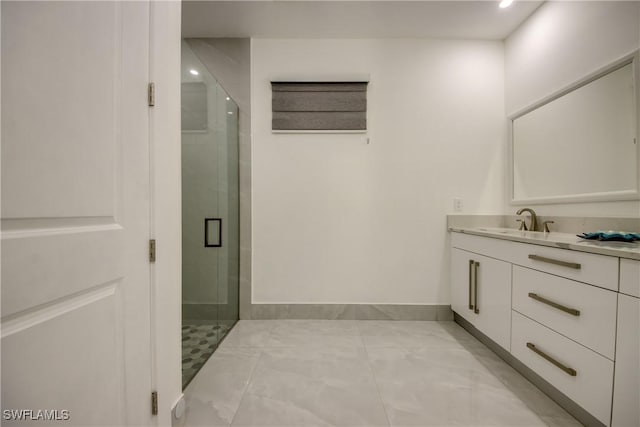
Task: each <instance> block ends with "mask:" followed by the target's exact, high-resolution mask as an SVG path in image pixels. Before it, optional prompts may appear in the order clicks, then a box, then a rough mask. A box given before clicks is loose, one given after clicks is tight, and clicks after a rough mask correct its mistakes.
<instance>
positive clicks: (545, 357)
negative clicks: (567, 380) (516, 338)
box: [527, 342, 578, 377]
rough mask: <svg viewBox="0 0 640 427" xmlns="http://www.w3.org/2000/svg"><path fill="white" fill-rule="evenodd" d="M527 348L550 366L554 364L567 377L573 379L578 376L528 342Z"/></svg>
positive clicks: (573, 370) (572, 370)
mask: <svg viewBox="0 0 640 427" xmlns="http://www.w3.org/2000/svg"><path fill="white" fill-rule="evenodd" d="M527 347H528V348H529V349H530V350H531V351H533V352H534V353H536V354H537V355H539V356H540V357H542V358H543V359H545V360H547V361H549V362H551V363H552V364H554V365H555V366H557V367H558V368H560V369H562V370H563V371H564V372H566V373H567V374H568V375H571V376H572V377H575V376H576V375H578V373H577V372H576V370H575V369H573V368H569V367H568V366H565V365H563V364H562V363H560V362H558V361H557V360H556V359H554V358H553V357H551V356H549V355H548V354H546V353H545V352H543V351H542V350H539V349H538V348H536V346H535V345H534V344H532V343H530V342H528V343H527Z"/></svg>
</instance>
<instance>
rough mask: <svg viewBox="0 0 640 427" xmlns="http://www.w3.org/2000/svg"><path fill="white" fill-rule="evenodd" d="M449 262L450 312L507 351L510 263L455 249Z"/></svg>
mask: <svg viewBox="0 0 640 427" xmlns="http://www.w3.org/2000/svg"><path fill="white" fill-rule="evenodd" d="M451 262H452V266H453V269H452V271H451V275H452V277H451V280H452V287H451V296H452V308H453V310H454V311H455V312H456V313H458V314H459V315H460V316H462V317H463V318H464V319H465V320H467V321H468V322H469V323H471V324H472V325H474V326H475V327H476V328H477V329H479V330H481V331H482V332H483V333H484V334H485V335H487V336H488V337H489V338H491V339H492V340H493V341H494V342H496V343H498V344H499V345H500V346H502V347H503V348H504V349H505V350H507V351H509V347H510V342H511V321H510V317H511V264H509V263H508V262H504V261H500V260H497V259H494V258H490V257H487V256H484V255H479V254H477V253H473V252H469V251H466V250H463V249H459V248H453V249H452V250H451Z"/></svg>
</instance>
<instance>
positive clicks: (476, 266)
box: [473, 261, 480, 314]
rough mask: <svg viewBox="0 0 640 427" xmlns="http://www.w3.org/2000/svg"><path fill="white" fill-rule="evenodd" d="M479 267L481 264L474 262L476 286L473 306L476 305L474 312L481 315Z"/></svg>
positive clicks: (474, 287)
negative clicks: (479, 304)
mask: <svg viewBox="0 0 640 427" xmlns="http://www.w3.org/2000/svg"><path fill="white" fill-rule="evenodd" d="M478 267H480V263H479V262H477V261H476V262H474V263H473V273H474V274H473V275H474V286H473V304H474V309H473V312H474V313H475V314H479V313H480V307H479V306H478Z"/></svg>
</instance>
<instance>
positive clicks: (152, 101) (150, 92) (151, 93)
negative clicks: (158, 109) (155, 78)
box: [147, 83, 156, 107]
mask: <svg viewBox="0 0 640 427" xmlns="http://www.w3.org/2000/svg"><path fill="white" fill-rule="evenodd" d="M147 98H148V99H147V100H148V101H149V107H153V106H154V105H156V86H155V84H153V83H149V87H148V89H147Z"/></svg>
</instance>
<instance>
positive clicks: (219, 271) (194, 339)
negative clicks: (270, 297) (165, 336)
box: [182, 40, 240, 388]
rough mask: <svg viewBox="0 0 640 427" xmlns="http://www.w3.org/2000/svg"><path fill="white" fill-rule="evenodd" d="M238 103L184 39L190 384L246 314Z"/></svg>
mask: <svg viewBox="0 0 640 427" xmlns="http://www.w3.org/2000/svg"><path fill="white" fill-rule="evenodd" d="M238 181H239V178H238V106H237V105H236V103H235V102H234V101H233V100H232V99H231V97H230V96H229V95H228V94H227V93H226V92H225V91H224V89H222V87H221V86H220V84H219V83H218V82H217V81H216V79H215V78H214V77H213V75H212V74H211V73H210V72H209V71H208V70H207V69H206V68H205V66H204V65H203V63H202V62H201V61H200V60H199V58H198V57H197V56H196V55H195V54H194V52H193V51H192V49H191V48H190V47H189V44H188V42H187V41H184V40H183V42H182V386H183V388H184V387H186V385H187V384H188V383H189V382H190V381H191V379H192V378H193V377H194V376H195V374H196V373H197V372H198V370H199V369H200V368H201V367H202V365H204V363H205V362H206V361H207V359H208V358H209V356H211V354H213V352H214V351H215V349H216V348H217V346H218V344H219V343H220V341H221V340H222V338H224V336H225V335H226V334H227V332H229V330H230V329H231V327H232V326H233V325H234V323H235V322H236V321H237V320H238V288H239V253H240V250H239V198H238V194H239V191H238Z"/></svg>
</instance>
